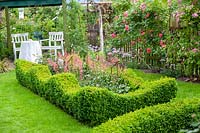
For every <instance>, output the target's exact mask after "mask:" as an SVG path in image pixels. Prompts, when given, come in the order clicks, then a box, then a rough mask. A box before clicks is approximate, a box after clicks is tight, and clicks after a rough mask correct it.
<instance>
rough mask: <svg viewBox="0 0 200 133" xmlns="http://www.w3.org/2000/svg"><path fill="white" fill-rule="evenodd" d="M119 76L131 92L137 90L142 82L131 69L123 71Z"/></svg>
mask: <svg viewBox="0 0 200 133" xmlns="http://www.w3.org/2000/svg"><path fill="white" fill-rule="evenodd" d="M120 76H121V77H122V78H123V79H124V80H125V82H127V83H128V84H129V85H130V87H131V88H132V90H133V91H134V90H136V89H138V88H139V87H140V85H141V84H142V83H143V82H144V80H143V79H142V78H141V77H138V76H137V75H136V74H135V72H134V71H133V69H130V68H128V69H125V70H124V71H123V72H122V73H121V75H120Z"/></svg>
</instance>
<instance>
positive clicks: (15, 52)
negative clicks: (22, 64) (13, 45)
mask: <svg viewBox="0 0 200 133" xmlns="http://www.w3.org/2000/svg"><path fill="white" fill-rule="evenodd" d="M13 52H14V59H15V60H16V59H17V51H16V50H14V51H13Z"/></svg>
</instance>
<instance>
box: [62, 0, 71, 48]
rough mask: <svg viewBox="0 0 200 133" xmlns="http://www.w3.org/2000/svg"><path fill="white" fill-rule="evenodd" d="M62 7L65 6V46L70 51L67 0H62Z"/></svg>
mask: <svg viewBox="0 0 200 133" xmlns="http://www.w3.org/2000/svg"><path fill="white" fill-rule="evenodd" d="M62 8H63V31H64V40H65V43H64V48H65V50H66V51H67V52H70V46H69V43H68V39H67V3H66V0H62Z"/></svg>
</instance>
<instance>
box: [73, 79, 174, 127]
mask: <svg viewBox="0 0 200 133" xmlns="http://www.w3.org/2000/svg"><path fill="white" fill-rule="evenodd" d="M141 87H142V88H140V89H138V90H136V91H134V92H129V93H127V94H116V93H113V92H111V91H109V90H107V89H100V88H95V87H85V88H83V89H82V90H81V91H79V92H78V93H77V94H76V95H75V96H74V97H73V98H71V99H70V100H71V102H72V103H73V106H72V107H70V108H71V109H72V112H73V115H74V117H75V118H77V119H78V120H80V121H81V122H85V123H87V124H89V125H91V126H94V125H98V124H101V123H103V122H106V121H107V120H108V119H112V118H114V117H116V116H119V115H123V114H125V113H128V112H130V111H135V110H137V109H140V108H144V107H146V106H151V105H156V104H159V103H165V102H169V101H170V99H172V98H174V97H175V96H176V91H177V87H176V82H175V80H174V79H171V78H163V79H160V80H158V81H152V82H148V84H147V83H146V84H143V85H141Z"/></svg>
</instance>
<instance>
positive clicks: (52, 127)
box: [0, 71, 91, 133]
mask: <svg viewBox="0 0 200 133" xmlns="http://www.w3.org/2000/svg"><path fill="white" fill-rule="evenodd" d="M90 131H91V128H88V127H86V126H84V125H81V124H80V123H78V122H77V121H76V120H74V119H73V118H72V117H71V116H69V115H67V113H65V112H63V111H62V110H60V109H59V108H57V107H55V106H54V105H52V104H51V103H49V102H47V101H46V100H44V99H43V98H41V97H39V96H37V95H35V94H33V93H32V92H31V91H29V90H28V89H26V88H24V87H22V86H21V85H20V84H19V83H18V82H17V80H16V76H15V72H14V71H12V72H8V73H5V74H0V132H1V133H12V132H13V133H16V132H17V133H18V132H19V133H22V132H30V133H34V132H37V133H88V132H90Z"/></svg>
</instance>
